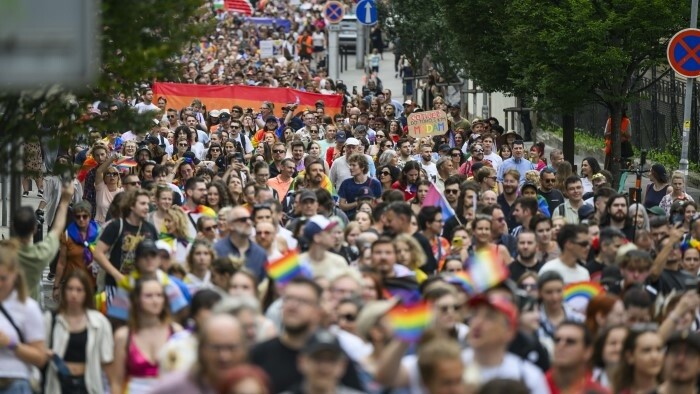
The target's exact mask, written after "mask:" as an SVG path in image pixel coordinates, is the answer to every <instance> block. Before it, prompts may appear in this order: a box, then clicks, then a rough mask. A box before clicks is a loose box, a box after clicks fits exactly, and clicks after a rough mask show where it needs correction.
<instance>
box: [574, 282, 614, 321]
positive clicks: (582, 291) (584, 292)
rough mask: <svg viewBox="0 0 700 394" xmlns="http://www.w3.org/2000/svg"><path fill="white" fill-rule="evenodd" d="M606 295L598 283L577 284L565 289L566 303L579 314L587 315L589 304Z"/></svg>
mask: <svg viewBox="0 0 700 394" xmlns="http://www.w3.org/2000/svg"><path fill="white" fill-rule="evenodd" d="M600 294H605V289H604V288H603V286H601V285H600V283H598V282H575V283H569V284H568V285H566V286H565V287H564V302H565V303H566V304H567V305H569V306H570V307H572V308H573V309H575V310H576V311H578V312H582V313H586V307H587V306H588V302H589V301H590V300H591V299H592V298H593V297H595V296H597V295H600Z"/></svg>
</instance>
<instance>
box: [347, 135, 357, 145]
mask: <svg viewBox="0 0 700 394" xmlns="http://www.w3.org/2000/svg"><path fill="white" fill-rule="evenodd" d="M345 145H355V146H359V145H360V141H359V140H358V139H357V138H353V137H350V138H348V139H347V140H345Z"/></svg>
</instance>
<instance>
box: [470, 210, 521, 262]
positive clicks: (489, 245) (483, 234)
mask: <svg viewBox="0 0 700 394" xmlns="http://www.w3.org/2000/svg"><path fill="white" fill-rule="evenodd" d="M471 223H472V235H473V236H474V243H473V244H472V251H473V252H479V251H482V250H487V249H491V251H492V252H493V253H494V254H495V256H497V257H499V258H500V259H501V260H502V261H503V263H504V264H505V265H509V264H510V263H511V262H512V261H513V258H512V257H511V256H510V253H508V249H506V247H505V246H503V245H494V244H493V242H492V241H493V235H492V232H491V224H492V219H491V216H488V215H476V217H475V218H474V220H472V222H471Z"/></svg>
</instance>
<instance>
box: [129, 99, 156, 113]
mask: <svg viewBox="0 0 700 394" xmlns="http://www.w3.org/2000/svg"><path fill="white" fill-rule="evenodd" d="M134 108H136V111H137V112H138V113H140V114H142V113H144V112H147V111H160V108H158V106H157V105H155V104H153V103H150V104H146V103H144V102H143V101H142V102H140V103H138V104H136V105H135V106H134Z"/></svg>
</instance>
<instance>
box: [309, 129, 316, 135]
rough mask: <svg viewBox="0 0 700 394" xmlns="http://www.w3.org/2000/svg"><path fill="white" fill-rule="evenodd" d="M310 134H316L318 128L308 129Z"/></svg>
mask: <svg viewBox="0 0 700 394" xmlns="http://www.w3.org/2000/svg"><path fill="white" fill-rule="evenodd" d="M309 132H310V133H311V134H318V130H309Z"/></svg>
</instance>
